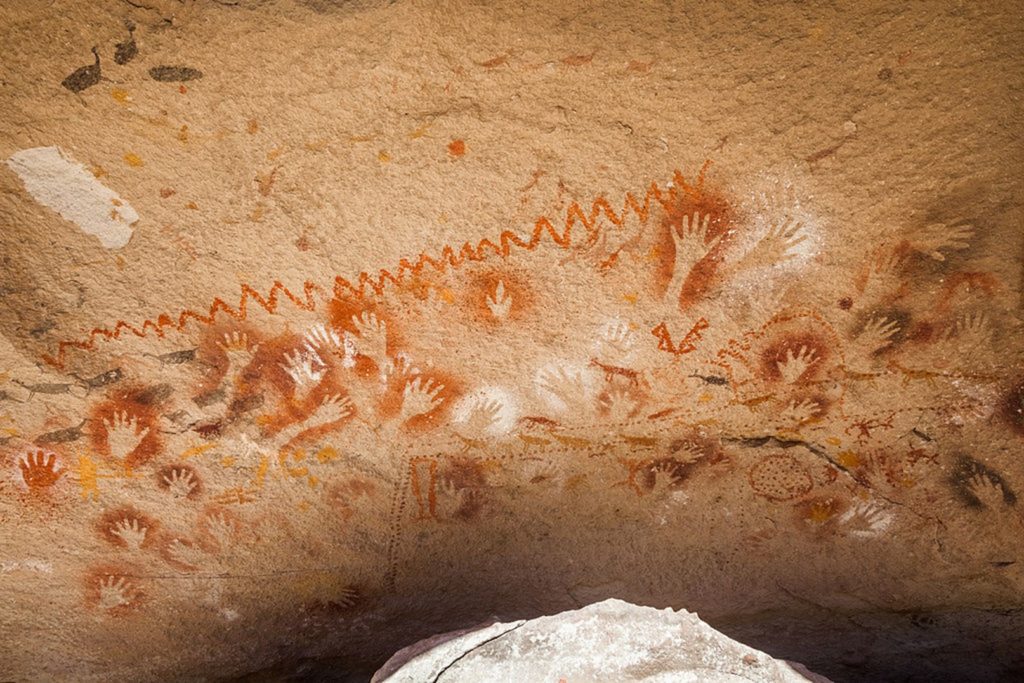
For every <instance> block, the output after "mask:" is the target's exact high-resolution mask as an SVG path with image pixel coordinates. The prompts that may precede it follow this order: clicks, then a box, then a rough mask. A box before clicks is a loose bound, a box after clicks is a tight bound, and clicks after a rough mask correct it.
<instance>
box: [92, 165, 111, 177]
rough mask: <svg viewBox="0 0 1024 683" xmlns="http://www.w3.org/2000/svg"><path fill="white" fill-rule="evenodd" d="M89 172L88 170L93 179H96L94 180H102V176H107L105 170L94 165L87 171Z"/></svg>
mask: <svg viewBox="0 0 1024 683" xmlns="http://www.w3.org/2000/svg"><path fill="white" fill-rule="evenodd" d="M89 170H90V171H91V172H92V174H93V176H94V177H96V178H102V177H104V176H107V175H109V174H108V173H107V169H105V168H103V167H102V166H100V165H99V164H95V165H94V166H93V167H92V168H91V169H89Z"/></svg>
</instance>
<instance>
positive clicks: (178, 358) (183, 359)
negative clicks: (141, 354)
mask: <svg viewBox="0 0 1024 683" xmlns="http://www.w3.org/2000/svg"><path fill="white" fill-rule="evenodd" d="M156 358H157V360H159V361H160V362H161V363H166V364H167V365H181V364H182V363H189V362H191V361H194V360H195V359H196V349H185V350H184V351H172V352H171V353H165V354H163V355H161V356H157V357H156Z"/></svg>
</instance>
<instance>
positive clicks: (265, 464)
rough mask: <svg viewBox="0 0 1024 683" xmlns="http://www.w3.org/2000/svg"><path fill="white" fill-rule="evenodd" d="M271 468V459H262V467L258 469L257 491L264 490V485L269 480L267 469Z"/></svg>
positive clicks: (265, 457)
mask: <svg viewBox="0 0 1024 683" xmlns="http://www.w3.org/2000/svg"><path fill="white" fill-rule="evenodd" d="M269 467H270V458H268V457H267V456H265V455H264V456H263V457H262V458H260V465H259V467H258V468H257V469H256V489H257V490H259V489H262V488H263V483H264V482H265V481H266V479H267V469H268V468H269Z"/></svg>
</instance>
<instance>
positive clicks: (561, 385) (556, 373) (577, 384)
mask: <svg viewBox="0 0 1024 683" xmlns="http://www.w3.org/2000/svg"><path fill="white" fill-rule="evenodd" d="M538 384H539V385H540V388H541V389H543V390H545V391H547V392H548V393H549V394H551V396H553V397H554V398H555V399H556V400H557V401H558V402H559V403H560V404H561V405H562V406H563V407H564V409H565V410H566V411H567V412H569V413H572V414H577V415H582V414H584V413H585V412H586V410H587V406H586V403H585V400H584V396H585V394H586V387H585V386H584V384H583V376H582V374H581V373H580V372H579V371H578V370H570V369H568V368H565V367H561V366H559V367H556V368H551V369H548V370H546V371H545V372H543V373H541V376H540V378H539V380H538Z"/></svg>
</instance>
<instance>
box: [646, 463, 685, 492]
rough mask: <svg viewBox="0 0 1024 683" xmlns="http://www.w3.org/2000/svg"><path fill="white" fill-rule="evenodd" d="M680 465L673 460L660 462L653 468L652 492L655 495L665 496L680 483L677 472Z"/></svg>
mask: <svg viewBox="0 0 1024 683" xmlns="http://www.w3.org/2000/svg"><path fill="white" fill-rule="evenodd" d="M677 468H678V466H677V465H676V464H675V463H672V462H663V463H660V464H658V465H657V466H655V467H654V469H653V470H652V474H653V479H652V481H651V489H650V493H652V494H653V495H654V496H655V497H659V496H663V495H665V494H666V493H668V492H669V491H671V490H672V489H674V488H675V487H676V486H677V485H678V484H679V481H680V479H679V476H678V475H677V473H676V470H677Z"/></svg>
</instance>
